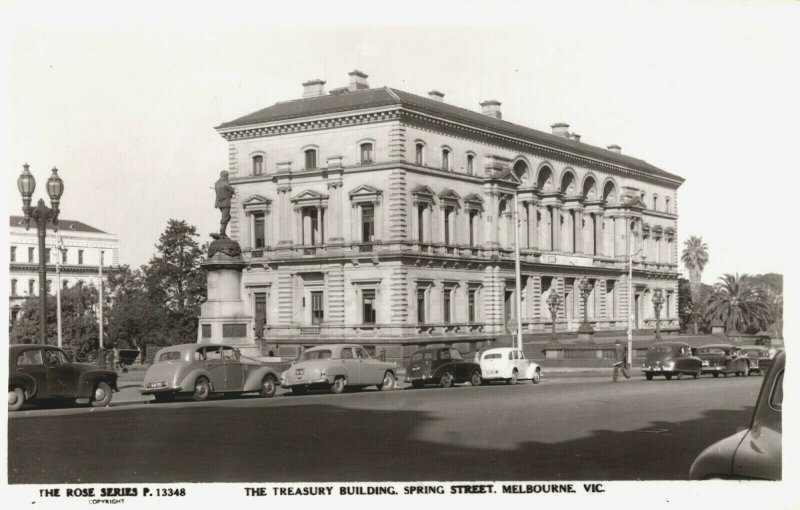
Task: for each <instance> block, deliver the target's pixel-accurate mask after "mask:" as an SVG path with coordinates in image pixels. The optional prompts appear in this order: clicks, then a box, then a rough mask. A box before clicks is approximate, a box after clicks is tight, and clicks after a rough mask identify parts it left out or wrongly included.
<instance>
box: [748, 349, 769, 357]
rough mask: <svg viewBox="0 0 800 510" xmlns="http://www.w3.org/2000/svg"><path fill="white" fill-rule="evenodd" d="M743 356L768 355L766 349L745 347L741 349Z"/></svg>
mask: <svg viewBox="0 0 800 510" xmlns="http://www.w3.org/2000/svg"><path fill="white" fill-rule="evenodd" d="M742 354H744V355H745V356H764V357H766V356H768V354H767V351H763V350H761V349H745V350H743V351H742Z"/></svg>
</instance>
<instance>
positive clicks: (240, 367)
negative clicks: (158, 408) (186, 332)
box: [140, 344, 279, 402]
mask: <svg viewBox="0 0 800 510" xmlns="http://www.w3.org/2000/svg"><path fill="white" fill-rule="evenodd" d="M278 380H279V379H278V374H277V372H275V370H274V369H273V368H271V367H269V366H267V365H266V364H264V363H260V362H258V361H257V360H251V359H247V358H243V356H242V355H241V353H240V352H239V350H238V349H235V348H233V347H231V346H229V345H219V344H181V345H173V346H171V347H164V348H163V349H161V350H160V351H158V352H157V353H156V357H155V362H154V363H153V365H151V366H150V368H148V369H147V372H146V373H145V374H144V382H143V383H142V384H143V386H144V388H143V389H141V390H140V391H141V393H142V394H143V395H153V396H154V397H155V399H156V401H158V402H168V401H170V400H172V399H173V398H175V396H176V395H179V394H184V395H191V396H192V399H194V400H199V401H202V400H206V399H208V397H209V396H210V395H211V394H212V393H223V394H227V395H230V394H238V393H260V394H261V396H262V397H272V396H273V395H275V390H276V389H277V386H278Z"/></svg>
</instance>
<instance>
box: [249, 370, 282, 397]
mask: <svg viewBox="0 0 800 510" xmlns="http://www.w3.org/2000/svg"><path fill="white" fill-rule="evenodd" d="M267 375H272V376H273V377H274V378H275V384H280V383H281V376H280V375H279V374H277V373H276V372H275V371H274V370H273V369H271V368H270V367H261V368H258V369H256V370H254V371H253V372H251V373H250V375H248V376H247V380H246V381H245V382H244V385H243V386H242V391H247V392H250V391H260V390H261V381H263V380H264V377H266V376H267Z"/></svg>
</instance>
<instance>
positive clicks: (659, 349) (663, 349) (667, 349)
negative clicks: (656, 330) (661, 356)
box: [648, 345, 672, 352]
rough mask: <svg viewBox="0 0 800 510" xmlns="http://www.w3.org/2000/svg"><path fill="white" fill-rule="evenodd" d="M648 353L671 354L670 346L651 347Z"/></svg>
mask: <svg viewBox="0 0 800 510" xmlns="http://www.w3.org/2000/svg"><path fill="white" fill-rule="evenodd" d="M648 350H649V351H650V352H672V346H671V345H651V346H650V348H649V349H648Z"/></svg>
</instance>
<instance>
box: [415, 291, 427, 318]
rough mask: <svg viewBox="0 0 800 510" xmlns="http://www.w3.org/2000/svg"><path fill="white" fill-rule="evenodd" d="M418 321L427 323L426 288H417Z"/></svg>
mask: <svg viewBox="0 0 800 510" xmlns="http://www.w3.org/2000/svg"><path fill="white" fill-rule="evenodd" d="M417 322H418V323H420V324H425V289H417Z"/></svg>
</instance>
